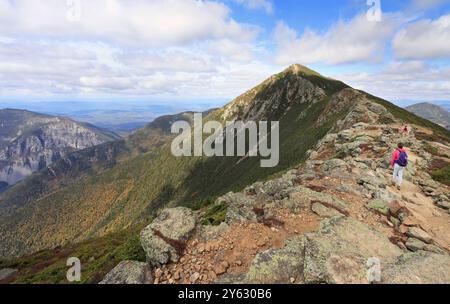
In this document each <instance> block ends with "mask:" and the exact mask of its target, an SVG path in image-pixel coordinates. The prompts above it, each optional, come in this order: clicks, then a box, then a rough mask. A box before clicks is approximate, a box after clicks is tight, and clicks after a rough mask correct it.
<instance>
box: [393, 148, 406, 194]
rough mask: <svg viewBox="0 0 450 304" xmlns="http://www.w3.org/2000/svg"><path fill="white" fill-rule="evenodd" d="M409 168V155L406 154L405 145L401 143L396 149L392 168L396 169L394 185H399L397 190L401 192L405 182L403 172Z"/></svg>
mask: <svg viewBox="0 0 450 304" xmlns="http://www.w3.org/2000/svg"><path fill="white" fill-rule="evenodd" d="M407 166H408V154H407V153H406V150H405V148H404V147H403V144H402V143H400V144H398V146H397V149H395V151H394V154H393V155H392V160H391V167H392V168H393V169H394V174H393V183H394V185H397V189H398V190H400V188H401V186H402V182H403V171H404V170H405V168H406V167H407Z"/></svg>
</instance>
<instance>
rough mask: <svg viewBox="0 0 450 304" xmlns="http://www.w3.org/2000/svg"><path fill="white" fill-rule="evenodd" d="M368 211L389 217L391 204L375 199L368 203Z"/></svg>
mask: <svg viewBox="0 0 450 304" xmlns="http://www.w3.org/2000/svg"><path fill="white" fill-rule="evenodd" d="M366 207H367V209H369V210H373V211H375V212H378V213H381V214H383V215H389V204H388V203H386V201H384V200H381V199H374V200H371V201H370V202H368V203H367V205H366Z"/></svg>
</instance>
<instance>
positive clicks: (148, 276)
mask: <svg viewBox="0 0 450 304" xmlns="http://www.w3.org/2000/svg"><path fill="white" fill-rule="evenodd" d="M99 284H153V277H152V272H151V268H150V266H149V265H148V264H147V263H141V262H134V261H123V262H121V263H120V264H119V265H117V266H116V267H115V268H114V269H113V270H111V271H110V272H109V273H108V274H107V275H106V277H105V278H104V279H103V281H101V282H100V283H99Z"/></svg>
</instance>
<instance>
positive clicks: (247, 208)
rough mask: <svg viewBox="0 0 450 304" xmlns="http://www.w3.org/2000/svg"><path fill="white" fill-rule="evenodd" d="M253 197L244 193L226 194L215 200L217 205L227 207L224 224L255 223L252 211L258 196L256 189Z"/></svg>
mask: <svg viewBox="0 0 450 304" xmlns="http://www.w3.org/2000/svg"><path fill="white" fill-rule="evenodd" d="M252 191H256V192H255V195H247V194H245V193H240V192H239V193H233V192H230V193H227V194H225V195H224V196H221V197H220V198H219V199H217V203H218V204H225V205H226V206H227V207H228V211H227V216H226V222H227V223H228V224H230V223H233V222H245V221H253V222H254V221H256V220H257V218H256V214H255V212H254V211H253V209H254V208H255V207H256V205H257V201H256V198H257V196H260V195H261V194H256V193H259V189H258V188H256V189H254V190H252Z"/></svg>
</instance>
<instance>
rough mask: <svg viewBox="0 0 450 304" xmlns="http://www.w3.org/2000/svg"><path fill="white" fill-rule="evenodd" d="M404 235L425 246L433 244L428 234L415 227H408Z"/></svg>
mask: <svg viewBox="0 0 450 304" xmlns="http://www.w3.org/2000/svg"><path fill="white" fill-rule="evenodd" d="M406 234H407V235H408V236H410V237H412V238H416V239H418V240H421V241H423V242H425V243H427V244H431V243H432V242H433V238H432V237H431V236H430V235H429V234H428V233H426V232H425V231H423V230H422V229H420V228H417V227H409V228H408V231H407V232H406Z"/></svg>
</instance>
